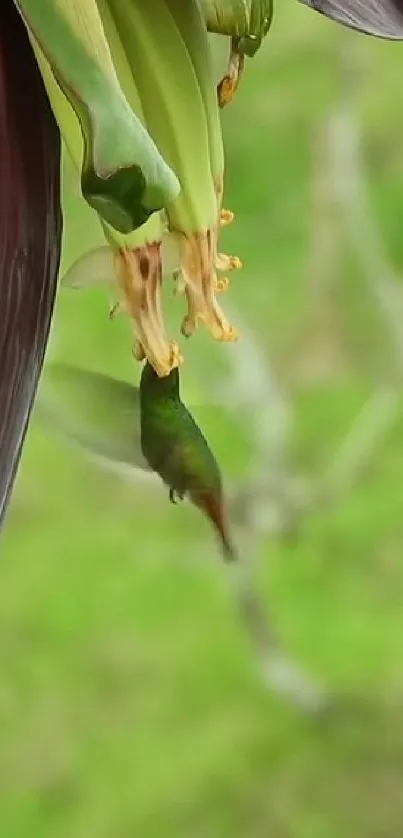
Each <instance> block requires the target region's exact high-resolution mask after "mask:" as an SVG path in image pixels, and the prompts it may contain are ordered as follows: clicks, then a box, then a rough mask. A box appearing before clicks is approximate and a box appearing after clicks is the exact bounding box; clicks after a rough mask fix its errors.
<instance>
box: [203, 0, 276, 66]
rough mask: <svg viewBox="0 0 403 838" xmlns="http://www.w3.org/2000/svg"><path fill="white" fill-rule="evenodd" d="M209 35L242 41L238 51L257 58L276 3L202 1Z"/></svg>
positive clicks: (251, 0)
mask: <svg viewBox="0 0 403 838" xmlns="http://www.w3.org/2000/svg"><path fill="white" fill-rule="evenodd" d="M201 6H202V9H203V15H204V19H205V21H206V25H207V29H208V31H209V32H211V33H214V34H217V35H228V36H229V37H231V38H237V39H239V48H240V50H241V51H242V52H243V53H244V54H245V55H249V56H253V55H255V53H256V51H257V50H258V49H259V47H260V45H261V43H262V40H263V38H264V37H265V35H266V34H267V32H268V30H269V28H270V24H271V20H272V17H273V0H201Z"/></svg>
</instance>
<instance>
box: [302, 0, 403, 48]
mask: <svg viewBox="0 0 403 838" xmlns="http://www.w3.org/2000/svg"><path fill="white" fill-rule="evenodd" d="M300 2H301V3H304V4H305V6H310V8H311V9H315V11H317V12H319V13H320V14H322V15H325V17H328V18H330V19H331V20H335V21H337V23H342V24H343V25H344V26H348V27H350V28H351V29H358V30H359V32H364V33H366V34H367V35H374V36H376V37H378V38H388V39H390V40H397V41H399V40H403V2H402V0H300Z"/></svg>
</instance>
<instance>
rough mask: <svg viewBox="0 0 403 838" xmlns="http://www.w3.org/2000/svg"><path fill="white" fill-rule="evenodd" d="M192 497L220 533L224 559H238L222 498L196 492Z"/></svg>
mask: <svg viewBox="0 0 403 838" xmlns="http://www.w3.org/2000/svg"><path fill="white" fill-rule="evenodd" d="M191 499H192V501H193V503H194V504H195V506H197V507H198V508H199V509H201V511H202V512H204V514H205V515H206V516H207V518H208V519H209V520H210V521H211V523H212V524H213V526H214V528H215V530H216V532H217V533H218V535H219V537H220V540H221V545H222V549H223V555H224V559H225V560H226V561H234V560H236V559H237V558H238V556H237V553H236V550H235V548H234V546H233V544H232V543H231V541H230V538H229V535H228V525H227V521H226V513H225V507H224V504H223V502H222V500H221V499H220V500H218V499H217V498H216V497H215V496H214V495H210V494H207V493H197V494H196V493H195V494H194V495H191Z"/></svg>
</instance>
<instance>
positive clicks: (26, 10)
mask: <svg viewBox="0 0 403 838" xmlns="http://www.w3.org/2000/svg"><path fill="white" fill-rule="evenodd" d="M18 6H19V8H20V11H21V13H22V16H23V19H24V21H25V23H26V25H27V27H28V30H29V33H30V36H31V39H32V42H33V45H34V48H36V52H37V55H39V56H40V58H41V65H42V69H43V70H44V61H46V62H47V63H48V64H49V71H50V72H49V71H48V72H45V76H46V79H45V80H46V81H47V83H48V88H49V84H50V81H51V79H50V74H53V76H54V79H55V81H56V82H57V86H59V87H60V89H61V90H62V91H63V94H64V96H65V97H66V99H67V100H68V102H69V103H70V105H71V106H72V109H73V111H74V113H75V115H76V117H77V119H78V121H79V125H80V128H81V132H82V136H83V140H84V146H83V160H82V171H81V186H82V192H83V195H84V197H85V198H86V200H87V201H88V203H89V204H90V205H91V206H92V207H93V208H94V209H96V210H97V211H98V212H99V214H100V215H101V216H102V218H103V219H104V220H105V221H107V222H108V223H109V224H111V225H112V226H113V227H115V228H116V229H117V230H120V231H121V232H129V231H131V230H133V229H135V228H137V227H139V226H140V225H141V224H143V223H144V222H145V221H146V220H147V218H148V217H149V215H150V214H151V213H152V212H154V211H155V210H159V209H161V208H162V207H163V206H164V205H165V204H166V203H167V201H169V200H172V199H173V198H174V197H175V196H176V195H177V194H178V192H179V183H178V180H177V178H176V176H175V174H174V173H173V172H172V170H171V168H170V167H169V166H168V164H167V163H166V162H165V161H164V159H163V158H162V156H161V154H160V152H159V150H158V149H157V147H156V145H155V143H154V142H153V141H152V139H151V137H150V135H149V134H148V132H147V130H146V129H145V127H144V125H143V124H142V122H141V119H140V117H139V114H138V113H136V110H135V107H134V106H133V102H130V101H129V100H128V96H127V93H126V91H125V92H123V90H122V86H121V83H120V80H119V79H118V77H117V74H116V70H115V67H114V64H113V61H112V57H111V53H110V48H109V44H108V41H107V39H106V37H105V32H104V29H103V26H102V22H101V19H100V15H99V10H98V6H97V3H96V0H18ZM132 84H133V82H132ZM57 86H55V85H54V86H53V88H52V90H51V91H50V99H51V102H52V104H53V103H54V102H55V107H54V110H55V113H56V117H58V115H59V113H60V109H61V110H62V111H63V126H62V133H63V134H64V136H65V138H66V141H67V145H68V146H69V133H70V130H72V131H73V132H74V130H75V128H74V126H71V129H70V126H69V121H70V120H71V119H72V114H71V112H70V113H69V109H66V108H64V110H63V102H60V101H59V103H57V101H55V98H56V99H57V93H58V91H57ZM133 95H134V93H133ZM134 99H135V95H134Z"/></svg>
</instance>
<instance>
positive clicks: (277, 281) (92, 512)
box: [0, 0, 403, 838]
mask: <svg viewBox="0 0 403 838" xmlns="http://www.w3.org/2000/svg"><path fill="white" fill-rule="evenodd" d="M347 40H348V45H349V49H350V48H351V50H352V54H353V53H354V50H355V49H356V48H357V49H358V51H359V55H360V60H362V61H363V62H364V66H365V72H364V74H363V78H362V79H361V81H360V93H359V96H358V99H357V103H356V108H357V115H358V116H359V119H360V121H361V124H362V127H363V131H364V141H365V158H366V164H367V167H368V171H369V190H370V199H371V206H372V210H373V212H374V213H375V216H376V219H377V224H378V225H379V230H380V233H381V236H382V238H383V242H384V245H385V248H386V250H387V253H388V256H389V258H390V261H391V263H392V265H393V268H394V270H395V271H396V272H397V273H399V271H401V270H402V268H403V237H402V234H401V216H402V209H403V155H402V136H403V115H402V111H401V108H400V103H401V62H402V49H403V47H402V46H401V45H399V44H388V43H382V42H375V41H372V40H371V39H365V38H360V37H359V36H356V35H354V34H351V33H348V32H346V31H345V30H339V29H337V27H336V26H334V25H332V24H330V23H328V22H327V21H325V20H324V19H322V18H321V17H320V16H318V15H315V14H314V13H312V12H310V11H309V10H307V9H306V8H304V7H300V6H299V5H298V4H297V3H295V2H291V0H290V2H288V3H287V4H284V6H283V7H282V8H279V9H278V13H277V15H276V19H275V22H274V25H273V29H272V32H271V34H270V36H269V37H268V38H267V41H266V44H265V45H264V47H263V48H262V50H261V52H260V53H259V54H258V55H257V57H256V58H255V59H254V60H253V61H248V63H247V68H246V73H245V77H244V79H243V83H242V85H241V87H240V90H239V93H238V95H237V97H236V99H235V100H234V102H233V104H232V106H231V107H229V108H228V109H227V111H226V112H225V113H224V116H223V121H224V131H225V141H226V149H227V197H226V201H225V206H228V207H229V208H231V209H232V210H233V211H234V212H235V214H236V221H235V222H234V224H233V225H232V226H231V227H230V228H228V229H226V230H225V231H224V233H223V249H227V250H228V251H229V252H235V253H237V254H238V255H239V256H240V257H241V258H242V259H243V261H244V269H243V271H241V272H239V274H237V275H236V276H234V277H233V278H232V283H231V289H230V292H229V301H230V303H231V306H233V308H234V310H235V316H234V320H235V322H236V311H237V310H239V311H241V312H242V316H243V318H247V321H248V324H249V326H250V328H251V329H252V330H253V332H254V334H255V336H256V338H257V339H259V341H260V342H261V344H262V347H263V351H264V352H267V353H268V355H269V354H270V362H271V363H272V364H273V366H274V369H275V371H276V375H277V376H278V377H279V380H280V383H281V385H282V386H283V387H284V389H285V390H286V391H287V392H288V394H289V396H290V398H291V400H292V404H293V409H294V411H295V413H294V421H293V432H292V438H291V440H290V451H289V458H290V462H291V464H295V467H296V468H298V469H300V470H301V469H302V471H306V472H307V473H308V474H309V473H310V474H313V475H315V474H317V473H320V470H321V469H322V468H323V467H324V466H325V465H326V463H327V462H328V461H329V458H331V457H332V455H333V453H334V452H335V450H336V449H337V445H338V444H340V441H341V440H342V438H343V434H345V433H346V432H347V430H348V428H349V426H350V423H351V422H352V421H353V419H354V417H355V415H356V414H357V412H358V411H359V410H360V408H361V407H362V405H363V404H364V403H365V400H366V399H367V398H368V396H369V395H370V393H371V392H372V390H373V388H374V387H375V386H378V384H379V383H382V382H383V381H384V380H386V378H387V377H388V374H389V373H388V370H389V365H390V364H391V358H392V359H393V351H392V349H391V347H390V346H389V344H388V329H387V327H386V328H385V326H384V325H383V321H382V318H381V316H380V315H379V313H378V311H377V308H376V305H374V302H373V299H372V297H371V294H370V293H369V292H368V287H367V283H366V278H365V276H363V275H362V273H360V271H359V269H358V265H357V262H356V260H354V258H352V256H351V254H350V255H349V253H348V252H347V253H343V254H341V257H340V265H339V264H338V266H337V270H336V282H335V283H334V287H332V288H331V289H330V291H327V290H326V287H327V285H326V276H325V275H324V276H323V283H324V288H325V292H323V293H322V291H321V290H320V288H319V286H318V284H317V280H315V282H313V281H312V274H311V267H312V263H311V259H312V247H314V248H315V246H316V245H315V235H314V236H313V239H312V223H313V229H314V231H315V230H316V226H317V231H316V234H317V236H319V235H322V233H319V231H320V230H321V229H322V228H321V220H323V219H322V212H321V210H320V209H319V211H318V212H317V215H316V217H315V215H314V216H313V219H312V213H313V210H312V183H313V177H314V174H315V168H316V166H317V163H318V159H319V157H320V144H321V137H322V134H323V131H322V128H323V125H324V123H325V122H326V119H327V118H328V116H329V114H330V113H331V111H332V109H333V108H334V107H335V103H337V99H338V97H340V96H342V95H343V89H342V88H343V80H341V78H340V71H339V64H340V62H339V56H340V50H341V48H342V46H343V43H347ZM357 54H358V53H357ZM325 171H326V167H325ZM65 187H66V231H65V252H64V266H65V267H67V266H68V265H69V264H70V263H71V261H72V260H73V258H75V257H76V256H78V255H79V253H80V252H84V251H85V250H86V249H87V248H88V247H89V246H90V245H95V244H96V243H97V242H99V243H101V241H102V239H101V237H100V234H99V232H98V229H97V227H96V225H95V222H94V221H93V219H91V217H90V214H89V212H87V211H86V209H85V208H84V207H83V206H82V205H81V204H80V201H79V199H78V187H77V184H76V182H75V180H74V179H73V178H72V175H71V171H70V169H69V167H67V169H66V177H65ZM312 241H313V244H312ZM370 244H371V243H368V246H369V245H370ZM339 255H340V254H339ZM328 269H330V266H329V265H328ZM326 270H327V269H326ZM325 273H326V271H325ZM319 274H320V271H319ZM319 279H320V276H319ZM315 283H316V284H315ZM318 288H319V290H318ZM329 295H330V296H329ZM318 300H320V301H321V302H320V305H318V304H317V303H318ZM323 300H324V302H323ZM108 302H109V298H108V294H107V292H106V291H105V290H104V289H95V290H90V291H82V292H81V293H73V292H67V291H65V292H61V293H60V294H59V299H58V305H57V311H56V315H55V319H54V324H53V332H52V340H51V344H50V348H49V353H48V358H52V359H54V358H57V359H59V360H65V361H66V360H67V361H70V362H74V363H80V364H82V365H83V366H86V365H88V366H92V367H93V368H95V369H100V370H103V371H106V372H109V373H111V374H117V375H119V376H122V377H124V376H126V377H130V375H131V374H132V370H133V362H132V360H131V357H130V352H129V345H130V340H131V336H130V330H129V326H128V323H127V322H126V320H125V319H124V318H122V320H120V321H119V320H118V321H116V322H115V323H109V322H108V318H107V305H108ZM322 303H323V304H322ZM222 304H223V307H224V309H225V305H226V303H225V299H223V303H222ZM167 306H168V310H169V318H170V319H169V318H168V320H169V322H170V331H171V333H173V330H174V328H175V329H176V328H177V326H178V324H179V322H180V318H181V316H182V315H183V309H182V308H181V306H180V305H179V304H178V302H175V303H172V301H170V300H167ZM185 352H186V361H185V366H184V369H183V381H184V387H185V389H186V392H188V393H189V399H190V398H191V397H193V396H194V398H195V399H197V398H199V400H201V399H208V396H207V395H206V394H208V392H209V377H210V380H211V382H213V380H215V379H216V378H217V376H218V373H220V374H221V375H224V376H225V374H226V373H225V364H226V363H227V354H226V353H224V352H223V350H222V348H221V347H220V346H217V345H213V342H212V341H211V339H210V338H209V336H208V335H207V334H205V333H204V332H203V330H202V329H200V332H199V333H198V334H197V336H195V337H194V338H193V340H192V341H191V343H190V344H186V346H185ZM224 356H225V360H224ZM318 362H320V363H318ZM325 362H326V363H325ZM136 374H137V370H136ZM251 374H253V373H251ZM256 409H258V408H256ZM233 418H234V419H236V418H238V417H237V416H236V415H235V416H234V417H233ZM242 421H243V420H242ZM212 424H213V425H214V422H213V423H212ZM241 425H242V422H241ZM229 428H230V424H227V426H225V423H224V426H221V425H220V426H219V427H218V425H217V428H216V430H215V432H214V427H213V430H212V435H213V439H212V442H214V448H215V452H216V454H217V457H218V459H219V460H220V462H222V464H223V467H224V470H226V469H227V468H228V469H232V470H233V472H234V473H237V472H238V473H239V474H240V475H242V474H243V473H246V471H245V468H244V461H243V460H242V464H241V458H242V457H243V454H244V453H245V452H244V451H243V449H242V451H241V449H240V452H239V461H238V459H237V458H238V453H237V448H236V447H235V446H234V443H233V438H232V436H231V434H230V432H229ZM241 430H242V427H241ZM247 431H248V427H247V425H244V437H247ZM402 431H403V402H402V411H401V415H398V416H397V419H396V421H395V422H394V423H393V425H392V427H391V428H390V432H389V433H388V434H387V435H386V438H385V439H384V440H382V441H381V442H380V444H379V445H378V446H377V449H376V451H375V452H374V456H373V457H372V461H371V464H370V466H369V467H368V468H367V469H366V470H365V473H364V474H362V475H361V476H360V478H361V479H360V480H359V481H358V482H357V483H356V484H355V485H354V486H353V487H352V488H351V489H350V490H348V491H346V492H345V493H342V495H341V497H340V499H339V500H338V501H337V502H335V503H334V504H332V505H331V506H330V507H329V508H326V509H325V510H324V511H323V510H321V509H318V510H314V511H313V512H312V514H310V515H309V516H306V518H305V519H304V520H303V521H302V524H301V527H300V529H299V532H298V534H297V538H295V539H294V540H293V541H292V542H291V543H290V542H289V541H288V542H287V541H283V540H282V539H280V538H272V539H270V540H269V538H267V539H266V540H265V541H264V542H263V544H262V545H261V549H260V550H259V578H260V583H261V589H262V593H263V594H264V596H265V597H266V598H267V601H268V602H270V603H271V608H272V610H273V612H274V614H275V618H276V620H277V625H278V628H279V631H280V633H281V635H282V637H283V639H284V641H285V642H286V643H287V644H288V647H289V648H290V649H291V650H292V652H293V654H294V655H295V656H296V657H297V658H298V659H299V660H300V661H301V663H303V664H304V665H306V666H307V667H309V669H310V671H312V672H314V673H316V674H317V676H318V677H320V678H321V679H323V680H324V681H325V682H326V683H327V684H328V685H329V687H330V688H331V689H332V690H333V691H334V692H335V693H336V694H343V695H347V696H349V695H351V696H353V697H354V701H353V702H352V703H351V704H348V703H347V704H346V705H345V709H344V710H340V712H339V713H338V714H336V716H335V717H332V718H331V719H327V720H319V719H316V720H314V719H309V718H304V717H303V716H301V715H300V714H299V713H298V711H296V710H294V709H293V708H291V707H289V706H287V704H286V703H285V702H284V701H282V700H281V699H280V698H279V697H276V696H274V695H272V694H271V693H270V692H268V691H266V690H265V689H264V687H263V686H262V685H261V683H260V682H259V678H258V677H257V674H256V672H255V670H254V668H253V665H252V657H251V649H250V646H249V643H248V640H247V638H246V637H245V635H244V632H243V629H242V626H241V624H240V622H239V620H238V617H237V614H236V613H235V611H234V608H233V604H232V601H231V597H230V595H229V588H228V584H227V583H228V580H227V570H226V568H225V567H224V566H223V565H222V563H221V561H220V559H219V555H218V553H217V552H216V548H215V542H214V538H213V535H212V533H211V531H210V530H209V528H208V525H207V524H206V522H205V521H204V520H202V519H201V517H198V515H197V513H196V512H195V511H194V510H193V509H191V508H189V507H188V506H186V505H182V506H178V507H177V508H174V507H171V505H170V504H169V503H168V499H167V496H166V493H165V492H161V491H156V490H155V489H154V487H153V486H152V484H148V483H147V484H146V483H140V484H138V485H135V484H131V483H130V482H127V481H126V482H125V481H123V480H121V479H120V478H119V477H118V476H115V475H107V474H104V473H103V472H101V471H100V470H98V469H97V468H96V467H95V466H94V465H92V464H91V463H89V462H87V460H85V458H84V457H83V455H82V453H81V452H80V451H78V450H76V449H74V448H70V447H68V446H67V445H62V444H61V443H60V442H59V441H58V440H57V439H56V438H53V437H52V436H50V435H49V432H48V431H46V430H44V429H43V428H42V427H41V425H40V422H39V421H38V420H36V419H34V420H33V422H32V424H31V428H30V432H29V436H28V440H27V443H26V446H25V449H24V457H23V461H22V465H21V468H20V472H19V477H18V482H17V486H16V489H15V492H14V496H13V503H12V506H11V509H10V512H9V515H8V519H7V523H6V527H5V531H4V535H3V537H2V546H1V566H0V672H1V677H0V834H1V836H5V838H39V837H40V838H46V836H52V838H154V836H155V838H182V836H183V838H185V836H186V838H187V836H189V837H190V836H191V838H227V836H231V838H238V837H239V838H241V837H242V838H401V834H402V824H403V631H402V628H403V616H402V615H403V610H402V606H403V564H402V561H401V557H402V546H403V519H402V512H401V498H402V487H403V433H402ZM244 447H245V446H244ZM238 466H239V468H238Z"/></svg>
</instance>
